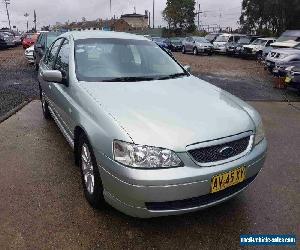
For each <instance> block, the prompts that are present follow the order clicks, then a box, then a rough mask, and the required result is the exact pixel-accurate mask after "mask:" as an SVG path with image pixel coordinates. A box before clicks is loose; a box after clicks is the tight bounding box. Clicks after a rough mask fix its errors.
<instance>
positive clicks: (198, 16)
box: [196, 3, 203, 30]
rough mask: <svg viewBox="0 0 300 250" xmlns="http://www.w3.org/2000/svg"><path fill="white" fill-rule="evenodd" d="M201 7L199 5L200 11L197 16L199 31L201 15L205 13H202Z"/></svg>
mask: <svg viewBox="0 0 300 250" xmlns="http://www.w3.org/2000/svg"><path fill="white" fill-rule="evenodd" d="M200 8H201V5H200V3H199V9H198V11H197V12H196V15H197V18H198V30H199V27H200V14H201V13H203V11H201V9H200Z"/></svg>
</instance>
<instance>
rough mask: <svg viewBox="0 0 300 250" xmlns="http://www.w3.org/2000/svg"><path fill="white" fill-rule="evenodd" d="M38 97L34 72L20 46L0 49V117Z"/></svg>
mask: <svg viewBox="0 0 300 250" xmlns="http://www.w3.org/2000/svg"><path fill="white" fill-rule="evenodd" d="M34 98H38V84H37V80H36V72H35V71H34V68H33V66H32V65H29V64H28V62H27V61H26V60H25V58H24V50H23V48H21V47H18V48H13V49H8V50H0V117H1V116H3V115H4V114H5V113H7V112H8V111H10V110H11V109H13V108H14V107H16V106H18V105H19V104H21V103H22V102H24V101H26V100H31V99H34Z"/></svg>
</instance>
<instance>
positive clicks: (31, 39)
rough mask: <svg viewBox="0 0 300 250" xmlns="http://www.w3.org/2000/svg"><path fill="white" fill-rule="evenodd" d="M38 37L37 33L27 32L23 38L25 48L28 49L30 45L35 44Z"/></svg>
mask: <svg viewBox="0 0 300 250" xmlns="http://www.w3.org/2000/svg"><path fill="white" fill-rule="evenodd" d="M37 38H38V34H37V33H34V34H33V33H32V34H31V33H29V34H26V35H25V36H24V38H23V40H22V46H23V49H27V48H29V47H30V46H32V45H34V44H35V42H36V40H37Z"/></svg>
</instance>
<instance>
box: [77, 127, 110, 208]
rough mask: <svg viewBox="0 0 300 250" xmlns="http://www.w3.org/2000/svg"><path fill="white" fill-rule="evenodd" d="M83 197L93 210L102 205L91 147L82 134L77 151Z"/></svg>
mask: <svg viewBox="0 0 300 250" xmlns="http://www.w3.org/2000/svg"><path fill="white" fill-rule="evenodd" d="M77 152H78V153H79V154H80V155H79V166H80V170H81V179H82V186H83V190H84V195H85V198H86V199H87V201H88V202H89V204H90V205H91V206H92V207H93V208H100V207H102V206H103V204H104V198H103V186H102V181H101V178H100V174H99V170H98V166H97V162H96V158H95V155H94V152H93V149H92V146H91V144H90V142H89V140H88V138H87V136H86V135H85V134H84V133H83V134H81V135H80V136H79V144H78V151H77Z"/></svg>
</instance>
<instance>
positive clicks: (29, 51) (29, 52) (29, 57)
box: [24, 45, 34, 63]
mask: <svg viewBox="0 0 300 250" xmlns="http://www.w3.org/2000/svg"><path fill="white" fill-rule="evenodd" d="M33 51H34V45H32V46H30V47H29V48H27V49H26V50H25V52H24V55H25V58H26V59H27V61H28V62H29V63H34V56H33Z"/></svg>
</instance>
